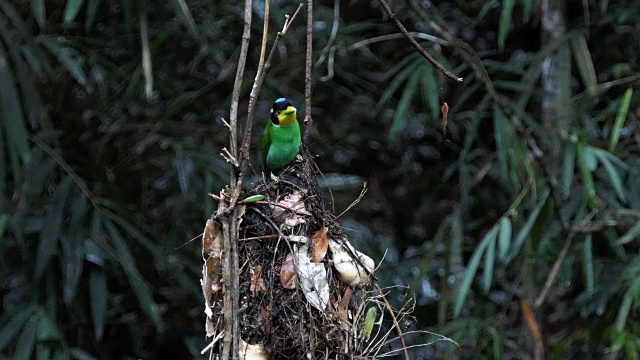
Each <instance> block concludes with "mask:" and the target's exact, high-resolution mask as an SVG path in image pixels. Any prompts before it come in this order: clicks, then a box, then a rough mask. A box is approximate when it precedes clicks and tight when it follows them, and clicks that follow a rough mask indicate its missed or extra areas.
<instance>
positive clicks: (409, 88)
mask: <svg viewBox="0 0 640 360" xmlns="http://www.w3.org/2000/svg"><path fill="white" fill-rule="evenodd" d="M418 81H420V77H419V76H412V77H410V78H409V81H407V85H406V86H405V88H404V91H403V92H402V97H401V98H400V102H398V107H397V108H396V115H395V117H394V118H393V124H392V125H391V130H390V131H389V140H397V136H398V134H399V133H400V130H401V129H402V128H403V127H405V126H406V125H407V123H409V119H407V114H409V108H410V107H411V100H413V97H414V95H415V93H416V90H417V88H418Z"/></svg>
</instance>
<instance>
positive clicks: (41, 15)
mask: <svg viewBox="0 0 640 360" xmlns="http://www.w3.org/2000/svg"><path fill="white" fill-rule="evenodd" d="M30 3H31V12H32V13H33V17H34V18H35V19H36V22H37V23H38V26H39V27H40V30H42V29H44V27H45V25H46V23H47V10H46V7H45V5H44V0H31V1H30Z"/></svg>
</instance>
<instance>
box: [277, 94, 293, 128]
mask: <svg viewBox="0 0 640 360" xmlns="http://www.w3.org/2000/svg"><path fill="white" fill-rule="evenodd" d="M295 111H296V108H295V107H294V106H293V103H292V102H291V100H289V99H285V98H279V99H277V100H276V101H275V102H274V103H273V107H272V108H271V122H272V123H273V124H274V125H281V123H282V122H283V120H285V117H291V116H290V115H292V114H294V115H295ZM293 120H295V116H294V117H293ZM293 120H292V121H291V122H293ZM285 122H289V121H286V120H285ZM291 122H289V124H290V123H291ZM289 124H286V125H289ZM282 125H285V124H282Z"/></svg>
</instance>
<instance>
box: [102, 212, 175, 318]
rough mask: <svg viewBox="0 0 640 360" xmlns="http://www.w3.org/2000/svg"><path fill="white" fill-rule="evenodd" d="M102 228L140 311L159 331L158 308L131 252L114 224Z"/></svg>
mask: <svg viewBox="0 0 640 360" xmlns="http://www.w3.org/2000/svg"><path fill="white" fill-rule="evenodd" d="M104 226H105V228H106V230H107V232H108V234H109V240H111V244H112V245H113V247H114V249H115V250H116V253H117V256H118V259H119V261H120V263H121V264H122V267H123V269H124V271H125V274H126V275H127V278H128V279H129V283H130V284H131V289H132V290H133V292H134V293H135V295H136V298H137V299H138V302H139V303H140V307H142V309H143V310H144V311H145V312H146V313H147V315H148V316H149V318H150V319H151V321H152V322H153V324H154V325H155V327H156V329H161V328H162V320H161V319H160V315H159V314H158V306H157V305H156V303H155V302H154V301H153V297H152V296H151V290H150V289H149V286H148V285H147V284H146V283H145V282H144V278H143V277H142V275H140V272H139V271H138V268H137V267H136V265H135V261H134V259H133V256H132V255H131V250H130V249H129V247H128V246H127V243H126V241H125V240H124V238H123V237H122V235H121V234H120V231H119V230H118V229H117V228H116V226H115V225H114V224H112V223H111V222H110V221H106V222H105V223H104Z"/></svg>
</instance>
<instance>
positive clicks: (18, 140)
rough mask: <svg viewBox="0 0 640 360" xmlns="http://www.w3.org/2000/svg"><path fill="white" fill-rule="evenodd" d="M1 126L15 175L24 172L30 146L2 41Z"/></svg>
mask: <svg viewBox="0 0 640 360" xmlns="http://www.w3.org/2000/svg"><path fill="white" fill-rule="evenodd" d="M0 122H1V124H0V126H2V127H3V128H4V133H5V136H6V138H5V139H6V140H7V144H6V145H3V146H7V148H8V153H9V158H10V164H11V168H12V171H13V174H14V177H18V178H19V176H20V174H22V170H21V168H22V165H21V163H28V159H29V146H28V144H27V131H26V128H25V126H24V115H23V112H22V108H21V106H20V96H19V95H18V91H17V89H16V82H15V81H14V78H13V74H12V69H11V67H10V66H9V59H8V57H7V53H6V51H5V48H4V46H3V45H2V42H0Z"/></svg>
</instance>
